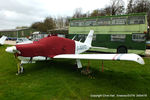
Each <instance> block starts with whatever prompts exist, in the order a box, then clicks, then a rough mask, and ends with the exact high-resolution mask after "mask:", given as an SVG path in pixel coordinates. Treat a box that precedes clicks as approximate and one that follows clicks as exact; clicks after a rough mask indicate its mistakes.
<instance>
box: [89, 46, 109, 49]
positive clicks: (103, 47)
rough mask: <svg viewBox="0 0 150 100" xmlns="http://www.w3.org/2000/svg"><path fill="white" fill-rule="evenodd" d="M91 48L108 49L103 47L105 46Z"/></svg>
mask: <svg viewBox="0 0 150 100" xmlns="http://www.w3.org/2000/svg"><path fill="white" fill-rule="evenodd" d="M91 48H92V49H108V48H105V47H93V46H92V47H91Z"/></svg>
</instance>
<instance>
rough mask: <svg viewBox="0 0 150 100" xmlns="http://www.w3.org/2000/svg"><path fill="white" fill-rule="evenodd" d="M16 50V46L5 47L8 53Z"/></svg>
mask: <svg viewBox="0 0 150 100" xmlns="http://www.w3.org/2000/svg"><path fill="white" fill-rule="evenodd" d="M16 50H17V49H16V46H12V47H7V48H6V50H5V51H6V52H8V53H15V51H16Z"/></svg>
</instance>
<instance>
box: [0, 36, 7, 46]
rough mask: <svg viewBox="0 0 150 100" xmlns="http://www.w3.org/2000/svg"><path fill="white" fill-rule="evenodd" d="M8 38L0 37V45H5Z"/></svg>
mask: <svg viewBox="0 0 150 100" xmlns="http://www.w3.org/2000/svg"><path fill="white" fill-rule="evenodd" d="M6 38H7V37H6V36H2V37H1V38H0V45H3V44H4V42H5V40H6Z"/></svg>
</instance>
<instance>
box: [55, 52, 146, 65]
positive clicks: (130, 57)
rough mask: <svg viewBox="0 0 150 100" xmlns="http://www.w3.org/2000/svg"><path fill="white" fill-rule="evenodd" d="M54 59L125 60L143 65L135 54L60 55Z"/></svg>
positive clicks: (141, 60)
mask: <svg viewBox="0 0 150 100" xmlns="http://www.w3.org/2000/svg"><path fill="white" fill-rule="evenodd" d="M54 58H66V59H95V60H127V61H135V62H137V63H139V64H144V60H143V59H142V58H141V57H140V56H139V55H137V54H62V55H57V56H54Z"/></svg>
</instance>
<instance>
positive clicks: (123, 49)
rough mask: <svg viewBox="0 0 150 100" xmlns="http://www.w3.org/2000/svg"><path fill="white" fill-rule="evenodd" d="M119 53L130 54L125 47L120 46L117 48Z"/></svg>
mask: <svg viewBox="0 0 150 100" xmlns="http://www.w3.org/2000/svg"><path fill="white" fill-rule="evenodd" d="M117 53H128V49H127V48H126V47H125V46H120V47H118V48H117Z"/></svg>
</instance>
